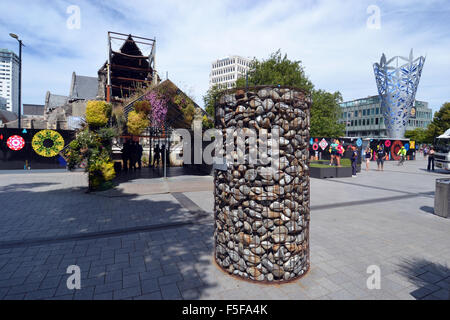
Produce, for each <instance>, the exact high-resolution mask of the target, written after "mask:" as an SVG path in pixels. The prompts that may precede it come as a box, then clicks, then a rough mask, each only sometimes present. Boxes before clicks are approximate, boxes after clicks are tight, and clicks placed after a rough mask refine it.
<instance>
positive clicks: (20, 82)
mask: <svg viewBox="0 0 450 320" xmlns="http://www.w3.org/2000/svg"><path fill="white" fill-rule="evenodd" d="M9 35H10V36H11V38H14V39H16V40H17V41H19V112H18V120H19V124H18V128H19V129H21V128H22V119H21V118H22V47H23V46H24V44H23V43H22V40H20V39H19V36H18V35H17V34H14V33H10V34H9Z"/></svg>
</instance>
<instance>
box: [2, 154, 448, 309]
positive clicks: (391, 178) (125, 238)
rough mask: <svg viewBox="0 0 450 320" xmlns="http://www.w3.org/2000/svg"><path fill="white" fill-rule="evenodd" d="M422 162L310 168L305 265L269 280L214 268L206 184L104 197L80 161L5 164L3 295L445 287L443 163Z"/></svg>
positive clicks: (399, 293) (277, 293)
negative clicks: (27, 167)
mask: <svg viewBox="0 0 450 320" xmlns="http://www.w3.org/2000/svg"><path fill="white" fill-rule="evenodd" d="M423 165H424V162H423V161H416V162H408V163H407V165H406V166H405V167H400V168H398V167H395V166H393V165H392V164H391V163H388V164H387V166H386V171H385V172H376V171H371V172H368V173H365V172H363V173H361V174H360V175H359V176H358V178H354V179H351V178H349V179H340V180H315V179H313V180H312V199H311V202H312V217H311V265H312V267H311V270H310V272H309V273H308V274H307V276H305V277H304V278H302V279H300V280H298V281H296V282H293V283H290V284H285V285H276V286H267V285H260V284H253V283H248V282H242V281H239V280H237V279H235V278H231V277H229V276H228V275H226V274H224V273H223V272H222V271H220V270H218V269H217V268H216V266H215V265H214V263H213V258H212V255H213V244H214V243H213V237H212V235H213V231H214V230H213V219H212V206H213V200H212V193H211V192H210V191H195V190H193V191H190V190H188V189H187V190H186V192H184V193H182V194H181V195H179V194H178V195H177V194H174V195H171V194H152V195H145V194H144V195H139V194H137V193H134V194H133V193H129V194H127V193H125V192H124V194H123V195H122V196H121V197H112V198H108V197H104V196H100V195H90V194H85V193H84V191H83V190H82V188H84V187H85V186H86V184H85V180H84V177H83V174H81V173H52V174H47V173H46V174H41V173H32V174H28V175H25V174H15V173H8V174H4V173H3V174H0V201H1V203H2V206H1V208H0V212H1V215H0V299H87V300H91V299H100V300H105V299H106V300H109V299H152V300H153V299H449V290H450V247H449V246H448V243H449V240H450V233H449V230H450V219H442V218H439V217H437V216H434V215H432V214H430V213H429V212H430V208H432V207H433V201H434V199H433V191H434V180H435V179H436V178H438V177H442V175H441V174H433V173H431V174H428V173H426V172H423V171H422V170H421V166H423ZM184 178H185V179H187V180H185V182H186V181H188V178H187V177H184ZM171 179H172V178H171ZM177 191H183V190H177ZM133 192H135V191H133ZM186 198H187V199H188V200H186ZM189 200H190V201H189ZM336 204H337V205H336ZM202 213H203V214H204V213H207V216H206V217H205V216H202V215H201V214H202ZM199 214H200V215H199ZM155 225H160V226H162V227H161V228H153V227H152V226H155ZM111 230H113V231H114V232H112V233H111V232H110V231H111ZM84 236H85V237H84ZM38 239H45V240H46V242H44V243H42V242H41V243H39V242H37V241H36V240H38ZM69 265H78V266H80V268H81V275H82V279H81V285H82V289H81V290H76V291H71V290H68V289H67V285H66V281H67V278H68V276H69V275H68V274H66V269H67V266H69ZM369 265H378V266H379V267H380V269H381V289H380V290H369V289H368V288H367V285H366V281H367V278H368V276H369V274H367V272H366V271H367V267H368V266H369Z"/></svg>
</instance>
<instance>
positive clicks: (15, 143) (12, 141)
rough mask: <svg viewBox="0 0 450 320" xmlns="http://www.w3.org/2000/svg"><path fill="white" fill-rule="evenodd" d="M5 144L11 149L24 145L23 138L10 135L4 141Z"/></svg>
mask: <svg viewBox="0 0 450 320" xmlns="http://www.w3.org/2000/svg"><path fill="white" fill-rule="evenodd" d="M6 145H7V146H8V148H10V149H11V150H14V151H19V150H22V149H23V147H25V140H24V139H23V138H22V137H21V136H11V137H9V138H8V140H7V141H6Z"/></svg>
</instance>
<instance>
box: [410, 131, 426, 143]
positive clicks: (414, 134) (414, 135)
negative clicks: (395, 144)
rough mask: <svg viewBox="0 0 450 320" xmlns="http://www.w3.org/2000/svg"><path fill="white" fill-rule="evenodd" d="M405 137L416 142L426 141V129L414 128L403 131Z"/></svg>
mask: <svg viewBox="0 0 450 320" xmlns="http://www.w3.org/2000/svg"><path fill="white" fill-rule="evenodd" d="M405 138H407V139H411V140H412V141H415V142H416V143H424V142H427V130H426V129H423V128H416V129H414V130H407V131H406V132H405Z"/></svg>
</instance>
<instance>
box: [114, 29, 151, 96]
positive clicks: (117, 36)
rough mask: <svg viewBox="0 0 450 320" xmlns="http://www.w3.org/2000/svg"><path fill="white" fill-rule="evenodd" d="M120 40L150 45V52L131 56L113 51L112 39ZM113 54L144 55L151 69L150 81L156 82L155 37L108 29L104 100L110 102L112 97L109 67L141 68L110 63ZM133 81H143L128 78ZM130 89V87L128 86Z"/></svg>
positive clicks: (143, 69)
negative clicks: (145, 54)
mask: <svg viewBox="0 0 450 320" xmlns="http://www.w3.org/2000/svg"><path fill="white" fill-rule="evenodd" d="M129 37H131V38H132V39H133V40H129V39H128V38H129ZM113 39H114V40H121V41H123V43H124V44H125V43H126V42H134V43H140V44H144V45H147V46H150V47H151V50H150V54H149V55H148V56H132V55H127V54H123V53H122V52H119V51H114V50H112V43H111V42H112V40H113ZM134 39H139V40H138V41H136V40H134ZM113 54H120V55H122V56H126V57H129V58H131V59H134V58H139V59H142V58H143V57H146V59H147V60H148V62H149V66H150V68H151V70H152V83H153V84H156V83H157V72H156V68H155V66H156V38H154V39H151V38H145V37H141V36H136V35H132V34H125V33H119V32H114V31H108V61H107V65H106V70H107V71H106V72H107V84H106V101H107V102H111V98H112V88H113V85H112V81H111V79H112V78H113V77H112V76H111V68H112V67H113V68H118V69H128V70H134V71H141V70H137V69H139V68H135V67H128V66H123V65H120V66H118V65H112V64H111V59H112V55H113ZM142 71H150V70H149V69H148V68H142ZM130 80H133V81H137V82H145V81H143V80H139V79H135V80H134V79H130ZM129 89H131V88H129Z"/></svg>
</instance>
